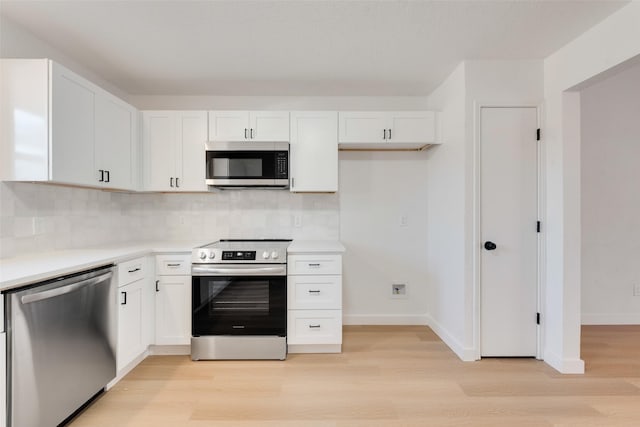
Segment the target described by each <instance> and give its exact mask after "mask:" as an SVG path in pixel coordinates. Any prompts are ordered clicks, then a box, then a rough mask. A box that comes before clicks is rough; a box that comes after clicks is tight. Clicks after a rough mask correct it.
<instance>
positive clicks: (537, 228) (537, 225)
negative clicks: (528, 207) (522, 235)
mask: <svg viewBox="0 0 640 427" xmlns="http://www.w3.org/2000/svg"><path fill="white" fill-rule="evenodd" d="M536 231H537V232H538V233H539V232H540V221H538V222H537V224H536Z"/></svg>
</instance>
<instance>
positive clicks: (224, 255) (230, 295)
mask: <svg viewBox="0 0 640 427" xmlns="http://www.w3.org/2000/svg"><path fill="white" fill-rule="evenodd" d="M290 243H291V241H290V240H219V241H217V242H214V243H211V244H208V245H205V246H203V247H200V248H197V249H194V250H193V255H192V260H191V262H192V267H191V275H192V312H191V313H192V314H191V315H192V326H191V359H193V360H210V359H279V360H284V359H285V358H286V356H287V247H288V246H289V244H290Z"/></svg>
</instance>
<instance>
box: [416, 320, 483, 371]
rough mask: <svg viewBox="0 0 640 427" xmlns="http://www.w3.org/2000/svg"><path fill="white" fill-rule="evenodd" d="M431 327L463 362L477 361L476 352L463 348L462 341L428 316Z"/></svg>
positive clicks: (469, 348)
mask: <svg viewBox="0 0 640 427" xmlns="http://www.w3.org/2000/svg"><path fill="white" fill-rule="evenodd" d="M427 319H428V321H429V327H430V328H431V330H432V331H433V332H435V334H436V335H438V337H439V338H440V339H441V340H442V341H443V342H444V343H445V344H446V345H447V346H448V347H449V348H450V349H451V350H452V351H453V352H454V353H455V354H456V355H457V356H458V357H459V358H460V360H462V361H463V362H473V361H475V360H476V352H475V349H474V348H472V347H466V348H465V347H463V346H462V344H461V343H460V341H458V340H457V339H456V338H455V336H454V335H453V334H452V333H450V332H449V331H448V330H447V329H446V328H445V327H443V326H442V325H440V324H439V323H438V322H436V321H435V320H434V319H433V318H432V317H431V316H429V315H427Z"/></svg>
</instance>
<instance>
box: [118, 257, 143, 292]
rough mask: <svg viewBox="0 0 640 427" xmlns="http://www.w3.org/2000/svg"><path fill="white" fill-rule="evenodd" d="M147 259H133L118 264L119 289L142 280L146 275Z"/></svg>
mask: <svg viewBox="0 0 640 427" xmlns="http://www.w3.org/2000/svg"><path fill="white" fill-rule="evenodd" d="M146 269H147V259H146V258H145V257H141V258H136V259H132V260H129V261H125V262H121V263H120V264H118V287H120V286H124V285H127V284H129V283H133V282H135V281H136V280H140V279H142V278H143V277H145V275H146V273H147V272H146Z"/></svg>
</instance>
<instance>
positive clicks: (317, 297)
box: [287, 276, 342, 310]
mask: <svg viewBox="0 0 640 427" xmlns="http://www.w3.org/2000/svg"><path fill="white" fill-rule="evenodd" d="M287 304H288V307H289V308H290V309H307V310H308V309H329V310H340V309H341V308H342V276H289V277H288V278H287Z"/></svg>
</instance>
